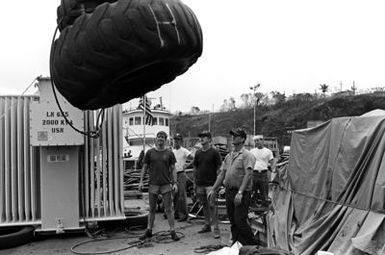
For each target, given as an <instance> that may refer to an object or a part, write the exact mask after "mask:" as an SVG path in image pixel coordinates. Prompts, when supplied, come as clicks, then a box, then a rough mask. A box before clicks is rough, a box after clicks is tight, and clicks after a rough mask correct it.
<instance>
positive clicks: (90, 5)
mask: <svg viewBox="0 0 385 255" xmlns="http://www.w3.org/2000/svg"><path fill="white" fill-rule="evenodd" d="M57 15H58V20H57V23H58V28H59V30H60V36H59V37H58V38H57V39H56V40H55V41H54V43H53V45H52V49H51V61H50V66H51V76H52V78H53V81H54V83H55V86H56V88H57V89H58V90H59V91H60V93H61V94H62V95H63V96H64V97H65V98H66V99H67V100H68V101H69V102H70V103H71V104H72V105H74V106H75V107H77V108H79V109H83V110H94V109H99V108H106V107H110V106H113V105H115V104H118V103H124V102H127V101H128V100H130V99H133V98H137V97H139V96H142V95H144V94H145V93H147V92H149V91H152V90H156V89H158V88H159V87H160V86H162V85H163V84H166V83H169V82H171V81H172V80H174V79H175V78H176V77H177V76H178V75H181V74H183V73H184V72H186V71H187V70H188V69H189V67H190V66H191V65H193V64H194V63H195V62H196V61H197V59H198V58H199V57H200V56H201V54H202V49H203V38H202V31H201V28H200V25H199V22H198V20H197V18H196V17H195V15H194V13H193V12H192V11H191V9H190V8H189V7H188V6H186V5H185V4H184V3H182V2H181V1H179V0H104V1H103V0H88V1H87V0H62V1H61V5H60V6H59V7H58V14H57Z"/></svg>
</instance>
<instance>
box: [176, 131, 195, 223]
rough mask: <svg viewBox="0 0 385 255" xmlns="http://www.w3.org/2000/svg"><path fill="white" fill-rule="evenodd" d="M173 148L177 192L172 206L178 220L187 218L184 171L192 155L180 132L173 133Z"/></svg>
mask: <svg viewBox="0 0 385 255" xmlns="http://www.w3.org/2000/svg"><path fill="white" fill-rule="evenodd" d="M173 138H174V149H173V150H172V152H173V153H174V155H175V158H176V164H175V168H176V175H177V184H178V192H176V193H175V196H174V199H173V200H174V201H173V202H174V208H175V219H178V221H179V222H181V221H186V220H187V218H188V211H187V194H186V181H187V177H186V173H185V169H186V167H187V164H186V161H187V160H192V159H193V156H192V155H191V153H190V152H189V151H188V150H187V149H186V148H184V147H182V145H183V137H182V135H181V134H179V133H176V134H175V135H174V137H173Z"/></svg>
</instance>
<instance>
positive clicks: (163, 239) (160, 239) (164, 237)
mask: <svg viewBox="0 0 385 255" xmlns="http://www.w3.org/2000/svg"><path fill="white" fill-rule="evenodd" d="M176 233H177V234H178V236H179V237H180V238H184V237H185V235H184V234H183V233H181V232H178V231H176ZM139 236H141V235H132V236H129V237H127V236H123V237H122V236H120V237H114V238H109V237H105V236H103V237H97V238H94V239H91V240H86V241H83V242H79V243H77V244H75V245H73V246H72V247H71V252H73V253H75V254H79V255H85V254H92V255H93V254H95V255H99V254H108V253H114V252H119V251H123V250H127V249H130V248H133V247H142V246H146V244H148V243H149V242H151V241H153V242H156V243H170V242H175V241H173V240H171V239H170V232H169V231H159V232H156V233H154V234H153V236H152V237H151V238H149V239H147V240H143V241H142V240H134V241H130V242H128V243H127V244H128V245H127V246H124V247H122V248H118V249H114V250H106V251H77V250H76V248H78V247H79V246H82V245H85V244H88V243H94V242H102V241H108V240H119V239H127V238H130V237H139Z"/></svg>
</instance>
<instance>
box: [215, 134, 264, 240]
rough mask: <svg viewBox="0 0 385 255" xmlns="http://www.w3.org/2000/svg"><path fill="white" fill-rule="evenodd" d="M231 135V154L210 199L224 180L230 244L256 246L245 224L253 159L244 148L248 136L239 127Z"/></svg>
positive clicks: (251, 233)
mask: <svg viewBox="0 0 385 255" xmlns="http://www.w3.org/2000/svg"><path fill="white" fill-rule="evenodd" d="M230 134H231V135H232V136H233V145H234V148H233V151H232V152H230V153H229V154H227V156H226V158H225V160H224V162H223V166H222V169H221V172H220V174H219V175H218V178H217V180H216V181H215V184H214V186H213V188H212V190H211V191H210V192H209V196H210V197H211V196H215V194H216V192H217V190H218V188H219V186H220V185H221V184H222V182H223V180H224V185H225V188H226V193H225V195H226V208H227V215H228V216H229V220H230V224H231V236H232V241H233V243H235V242H237V241H239V242H240V243H241V244H242V245H256V244H257V243H258V242H257V240H256V239H255V238H254V235H253V232H252V231H251V228H250V225H249V223H248V212H249V206H250V201H251V192H252V177H253V167H254V164H255V158H254V156H253V155H252V154H251V153H250V152H249V151H248V150H246V149H245V148H244V144H245V140H246V138H247V135H246V132H245V131H244V130H243V129H242V128H236V129H232V130H231V131H230Z"/></svg>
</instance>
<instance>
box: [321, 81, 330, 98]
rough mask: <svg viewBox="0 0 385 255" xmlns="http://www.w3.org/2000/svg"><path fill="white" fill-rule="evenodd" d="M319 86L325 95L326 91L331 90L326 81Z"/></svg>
mask: <svg viewBox="0 0 385 255" xmlns="http://www.w3.org/2000/svg"><path fill="white" fill-rule="evenodd" d="M319 86H320V90H321V91H322V94H323V96H324V97H325V93H326V92H327V91H328V90H329V85H326V84H325V83H324V84H320V85H319Z"/></svg>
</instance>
